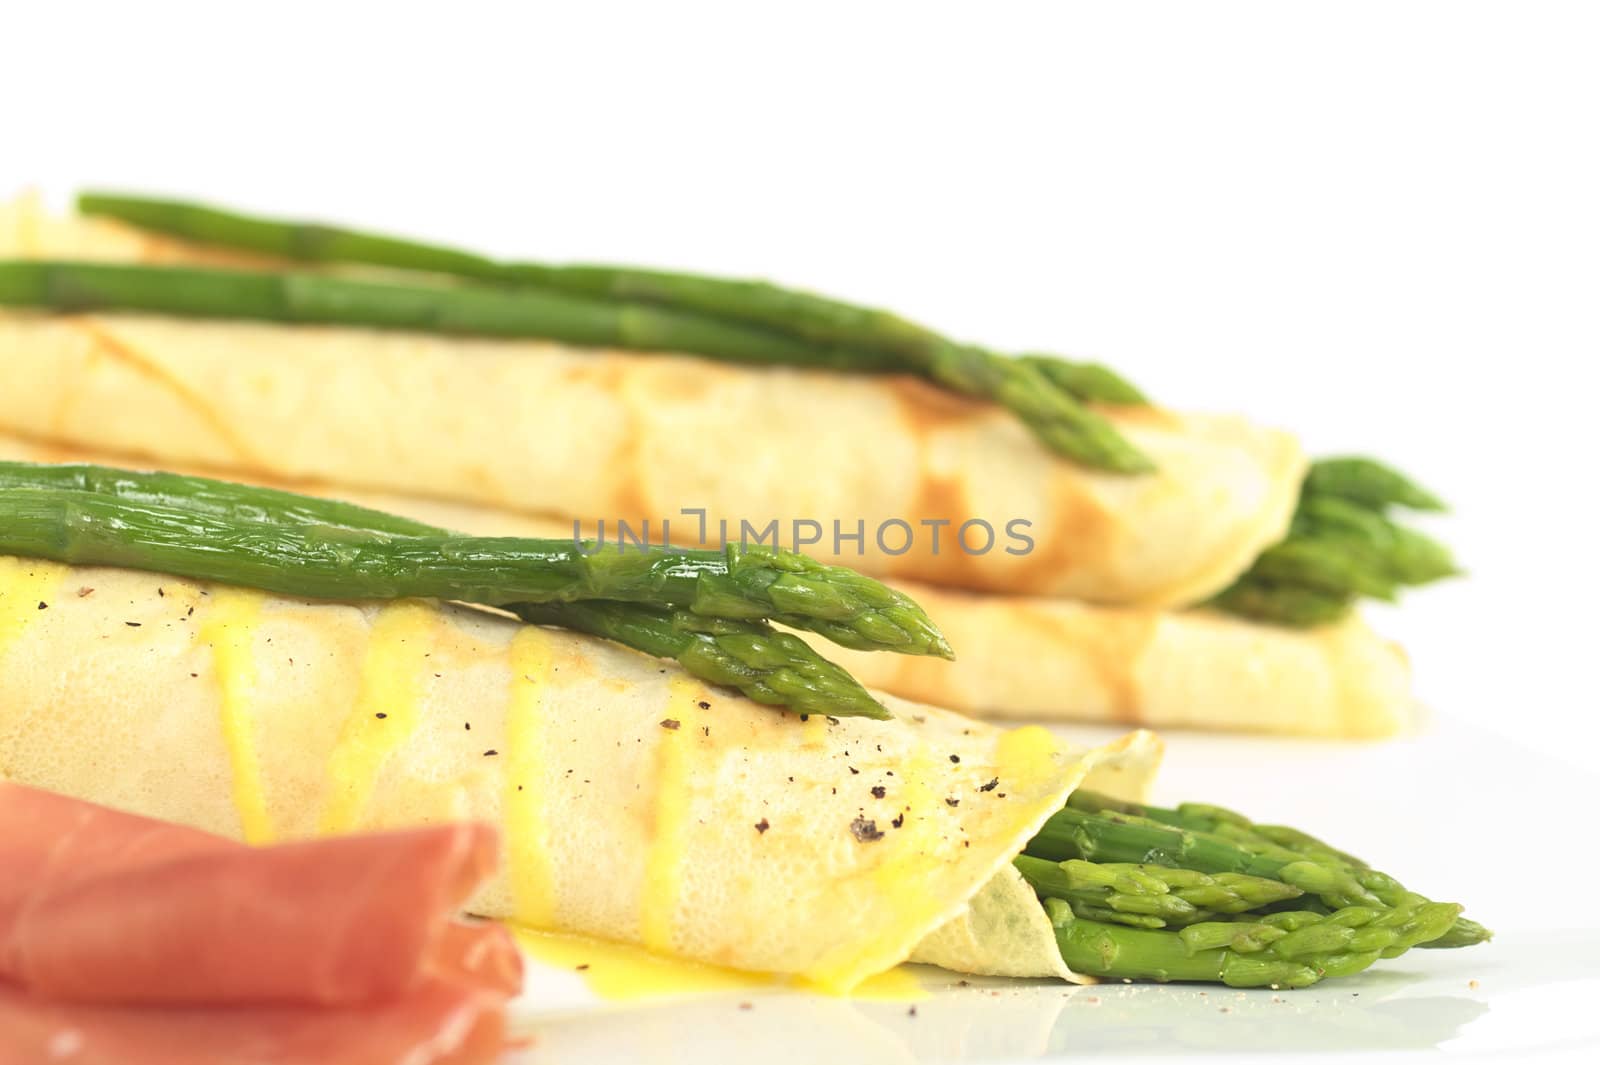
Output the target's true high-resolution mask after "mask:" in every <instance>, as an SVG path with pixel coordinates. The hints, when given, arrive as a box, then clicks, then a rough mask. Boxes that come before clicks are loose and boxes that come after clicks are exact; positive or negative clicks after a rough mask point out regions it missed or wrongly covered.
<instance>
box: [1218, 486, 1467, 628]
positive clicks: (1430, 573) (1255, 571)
mask: <svg viewBox="0 0 1600 1065" xmlns="http://www.w3.org/2000/svg"><path fill="white" fill-rule="evenodd" d="M1391 506H1408V507H1412V508H1414V509H1434V510H1437V509H1442V508H1443V504H1441V503H1440V502H1439V501H1438V499H1437V498H1436V497H1434V496H1433V495H1432V494H1431V493H1429V492H1427V491H1426V490H1424V489H1423V488H1421V487H1419V486H1418V485H1416V484H1415V483H1414V482H1412V481H1411V480H1410V479H1409V478H1407V477H1405V476H1404V475H1403V474H1401V473H1399V472H1398V471H1396V470H1393V469H1391V468H1389V467H1387V466H1385V465H1383V464H1382V463H1379V462H1376V461H1374V460H1372V459H1357V458H1340V459H1324V460H1321V461H1318V462H1316V463H1313V464H1312V467H1311V471H1310V473H1309V474H1308V475H1307V477H1306V480H1305V482H1304V484H1303V485H1302V486H1301V496H1300V502H1299V504H1298V506H1297V507H1296V510H1295V515H1294V520H1293V522H1292V524H1291V526H1290V530H1289V535H1288V536H1287V537H1285V538H1284V539H1283V540H1281V541H1279V542H1278V543H1276V544H1274V545H1273V546H1271V547H1269V548H1268V549H1267V550H1266V551H1264V552H1262V553H1261V555H1260V556H1259V557H1258V558H1257V559H1256V561H1255V562H1254V563H1253V564H1252V565H1251V567H1250V569H1249V570H1248V571H1246V572H1245V573H1244V574H1243V575H1242V576H1241V577H1240V578H1239V579H1238V580H1237V581H1235V582H1234V583H1233V584H1232V585H1230V586H1229V587H1228V588H1226V589H1224V590H1223V591H1222V592H1221V593H1219V594H1218V595H1217V596H1215V597H1214V598H1213V599H1212V600H1211V603H1210V605H1211V606H1213V607H1216V608H1217V609H1220V610H1224V611H1227V612H1229V613H1232V614H1238V615H1240V616H1242V617H1248V618H1252V619H1255V620H1258V621H1266V622H1272V623H1277V624H1286V625H1294V626H1300V627H1307V626H1312V625H1322V624H1327V623H1330V622H1334V621H1337V620H1339V619H1340V618H1342V617H1344V616H1345V615H1346V614H1348V613H1349V611H1350V608H1351V607H1352V606H1353V605H1354V604H1355V602H1356V600H1357V599H1358V598H1360V597H1361V596H1371V597H1373V598H1378V599H1393V598H1394V596H1395V594H1396V592H1397V591H1398V590H1399V589H1400V588H1402V587H1408V586H1415V585H1420V584H1427V583H1430V582H1432V581H1436V580H1441V579H1443V578H1445V577H1451V576H1455V575H1456V574H1458V573H1459V572H1460V570H1459V569H1458V567H1457V566H1456V563H1455V559H1454V558H1452V557H1451V554H1450V551H1449V550H1448V549H1447V548H1445V547H1444V546H1443V545H1442V544H1440V543H1438V542H1437V541H1435V540H1433V539H1432V538H1430V537H1428V536H1425V535H1423V534H1422V533H1420V532H1417V531H1416V530H1415V529H1410V528H1407V527H1405V526H1403V525H1400V524H1398V523H1397V522H1395V521H1393V520H1391V519H1390V518H1389V517H1387V516H1386V514H1385V511H1386V509H1387V508H1389V507H1391Z"/></svg>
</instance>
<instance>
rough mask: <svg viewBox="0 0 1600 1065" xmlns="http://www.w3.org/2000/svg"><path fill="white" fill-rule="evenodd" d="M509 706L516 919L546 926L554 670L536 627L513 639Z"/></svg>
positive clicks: (509, 840)
mask: <svg viewBox="0 0 1600 1065" xmlns="http://www.w3.org/2000/svg"><path fill="white" fill-rule="evenodd" d="M510 655H511V705H510V707H509V708H508V710H507V712H506V713H507V717H506V751H505V754H506V765H505V768H506V775H505V827H506V849H507V851H508V852H509V858H510V870H509V872H510V875H511V892H512V899H513V905H514V908H515V913H516V919H517V920H518V921H520V922H523V923H525V924H529V925H532V926H534V927H535V928H547V927H549V926H550V924H551V922H552V920H553V919H554V916H555V897H554V894H553V883H552V871H551V863H550V852H549V844H548V838H549V832H548V826H547V825H546V824H545V816H544V803H543V801H542V796H543V792H544V786H545V785H544V750H543V747H544V729H543V722H542V721H541V720H540V715H541V709H542V707H541V704H542V703H543V702H544V694H545V688H546V685H547V683H548V677H549V672H550V637H549V634H548V633H546V632H545V631H544V630H543V629H541V628H539V627H538V626H537V625H527V626H524V627H523V628H522V629H520V630H518V632H517V635H516V636H515V637H513V638H512V640H511V652H510Z"/></svg>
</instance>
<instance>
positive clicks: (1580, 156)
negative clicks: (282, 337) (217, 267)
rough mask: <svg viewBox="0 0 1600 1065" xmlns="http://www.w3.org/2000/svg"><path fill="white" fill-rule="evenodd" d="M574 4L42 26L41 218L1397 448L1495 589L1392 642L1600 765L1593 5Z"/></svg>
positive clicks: (20, 89)
mask: <svg viewBox="0 0 1600 1065" xmlns="http://www.w3.org/2000/svg"><path fill="white" fill-rule="evenodd" d="M567 6H568V5H559V6H553V7H552V8H550V9H544V10H541V9H537V8H534V7H531V6H526V5H522V6H518V7H511V6H509V5H508V6H506V7H504V8H497V7H486V6H481V5H476V4H471V3H453V4H450V5H448V6H439V5H427V12H428V13H427V15H426V16H425V17H416V18H413V17H406V16H404V15H402V14H400V13H399V12H400V9H401V5H399V4H391V5H384V6H381V7H372V8H354V7H350V6H339V5H333V4H328V3H323V4H316V5H304V6H302V5H295V4H272V5H266V6H261V7H256V8H250V7H248V6H237V5H224V4H207V5H185V6H182V7H179V6H176V5H165V4H159V3H139V4H121V5H116V6H113V5H105V10H103V11H102V10H95V9H92V8H88V7H84V6H81V5H72V4H43V3H41V4H37V5H28V6H27V7H25V8H24V9H23V10H22V12H21V14H20V22H19V21H18V16H17V12H16V11H15V10H13V13H12V15H11V16H9V18H8V20H7V21H6V22H5V24H4V28H3V29H0V33H3V35H4V45H3V47H0V52H3V55H4V59H3V61H0V101H4V111H5V119H4V127H3V130H0V191H3V192H4V193H5V194H7V195H9V194H11V193H12V192H14V191H16V190H17V189H19V188H21V187H23V186H24V185H28V184H38V185H41V186H43V187H44V188H45V189H46V190H48V191H49V192H51V193H53V194H57V195H63V196H64V195H65V194H66V193H67V192H69V191H70V190H71V189H73V188H76V187H79V186H82V185H86V184H100V185H106V186H128V187H133V188H142V189H148V190H153V191H165V192H171V193H178V194H192V195H196V196H204V197H210V198H214V199H220V200H224V201H229V202H233V203H236V204H241V205H246V206H251V207H256V208H261V209H269V210H273V211H279V212H284V213H290V214H312V215H322V216H327V217H330V218H334V219H338V220H344V221H351V222H357V223H365V224H369V225H374V226H382V227H386V228H389V229H394V230H400V231H406V232H411V233H415V234H419V235H423V236H431V237H436V238H443V239H447V240H451V241H456V242H460V243H463V244H467V245H472V246H478V247H482V248H485V249H489V250H493V251H499V252H504V253H508V254H512V253H520V254H523V255H527V256H532V257H547V258H556V259H559V258H566V257H571V258H583V259H600V260H605V259H612V260H624V261H631V262H641V263H654V264H663V265H677V266H684V267H690V268H702V269H705V270H712V271H718V272H726V273H736V274H766V275H770V276H773V277H775V278H777V279H780V280H783V281H787V282H794V283H799V284H803V285H807V286H811V287H816V288H820V289H824V290H827V291H830V292H834V293H838V294H841V295H845V296H848V297H852V298H856V299H859V300H862V301H868V302H873V303H878V304H883V305H887V306H890V307H894V308H897V309H900V310H903V311H905V312H908V313H910V314H912V315H916V316H921V317H923V318H926V319H927V320H929V321H930V322H932V323H934V324H936V325H938V326H940V327H943V328H944V329H946V330H948V331H950V332H953V333H955V334H957V335H960V336H966V337H971V338H974V339H981V340H983V341H985V342H988V343H992V344H994V345H997V346H1010V347H1019V348H1021V347H1026V348H1035V349H1043V350H1054V351H1058V352H1062V353H1067V354H1072V355H1083V356H1094V357H1098V358H1101V359H1104V360H1106V361H1108V362H1111V363H1112V364H1114V365H1116V366H1118V367H1120V368H1122V369H1124V370H1125V371H1126V372H1127V373H1128V374H1130V375H1131V376H1132V377H1133V378H1134V379H1135V380H1136V381H1138V382H1140V383H1142V384H1143V385H1144V386H1146V388H1147V390H1149V391H1151V392H1153V393H1154V394H1155V395H1156V396H1157V397H1158V398H1160V399H1161V400H1163V401H1165V402H1167V403H1169V404H1171V405H1175V406H1182V407H1192V408H1197V409H1218V410H1237V411H1243V412H1247V413H1249V414H1251V415H1253V416H1255V417H1257V418H1259V419H1261V420H1263V421H1267V422H1271V423H1275V424H1279V425H1283V426H1288V427H1292V428H1294V429H1296V430H1298V431H1299V432H1300V433H1301V434H1303V436H1304V439H1305V440H1306V442H1307V443H1308V445H1309V446H1310V447H1311V448H1312V449H1313V450H1314V451H1319V452H1330V451H1360V452H1370V453H1373V454H1377V455H1381V456H1383V457H1385V458H1388V459H1390V460H1392V461H1393V462H1395V463H1397V464H1398V465H1400V466H1402V467H1403V468H1405V469H1407V470H1409V471H1411V472H1412V473H1414V474H1415V475H1416V476H1417V477H1419V478H1420V479H1421V480H1422V481H1423V482H1424V483H1426V484H1428V485H1430V486H1432V487H1434V488H1435V489H1436V490H1437V491H1439V492H1440V493H1441V494H1443V495H1444V496H1446V497H1447V498H1448V499H1449V500H1451V501H1452V502H1453V503H1454V504H1455V508H1456V510H1455V514H1454V516H1453V517H1452V518H1450V519H1448V520H1447V521H1445V522H1442V523H1439V524H1438V525H1437V526H1436V531H1438V532H1439V533H1441V534H1442V535H1443V536H1445V537H1446V538H1448V539H1449V540H1450V541H1451V542H1452V543H1453V544H1454V545H1456V546H1457V547H1458V549H1459V553H1460V556H1461V558H1462V559H1463V561H1464V562H1465V564H1466V565H1467V566H1468V567H1470V569H1471V571H1472V577H1471V579H1470V580H1466V581H1461V582H1457V583H1455V584H1452V585H1449V586H1445V587H1441V588H1438V589H1434V590H1428V591H1425V592H1422V593H1419V594H1414V595H1413V596H1412V597H1411V598H1410V599H1409V600H1408V601H1407V602H1406V603H1405V605H1404V607H1403V608H1402V609H1401V610H1399V611H1393V612H1391V611H1384V612H1383V614H1382V616H1381V617H1379V618H1378V621H1379V624H1380V625H1381V627H1383V628H1384V629H1385V631H1387V632H1389V633H1392V634H1394V635H1396V636H1399V637H1402V638H1403V639H1404V642H1405V643H1406V645H1407V646H1408V647H1409V648H1410V650H1411V652H1412V654H1413V658H1414V661H1415V663H1416V667H1417V678H1418V681H1417V682H1418V686H1419V689H1420V691H1421V693H1422V694H1423V696H1424V697H1425V698H1426V699H1427V700H1428V702H1429V703H1430V704H1431V705H1432V706H1433V707H1434V708H1435V710H1436V712H1437V713H1438V714H1440V715H1449V716H1452V717H1471V718H1475V719H1477V720H1479V721H1481V722H1483V723H1484V724H1486V725H1488V726H1489V727H1491V728H1494V729H1498V730H1501V731H1503V732H1504V733H1505V734H1506V735H1507V736H1508V737H1514V738H1515V740H1516V741H1518V742H1521V743H1526V744H1531V745H1534V746H1538V747H1542V748H1544V749H1545V750H1546V751H1548V752H1551V753H1554V754H1556V755H1559V756H1562V757H1566V758H1569V759H1577V760H1584V761H1587V760H1589V759H1590V757H1591V755H1590V751H1591V749H1592V748H1593V746H1594V744H1595V741H1596V740H1597V739H1600V725H1597V721H1600V696H1597V690H1596V683H1595V680H1594V673H1595V671H1594V667H1593V663H1594V661H1595V659H1596V657H1597V654H1600V648H1597V646H1596V644H1597V637H1600V625H1597V623H1596V620H1595V604H1596V602H1597V594H1596V593H1597V591H1600V581H1597V578H1596V575H1595V571H1596V565H1597V560H1600V547H1597V546H1596V544H1595V533H1596V526H1595V521H1594V518H1595V509H1596V508H1595V504H1594V493H1595V480H1596V478H1595V471H1594V465H1593V463H1594V459H1595V456H1596V443H1597V433H1596V430H1595V428H1594V412H1595V409H1596V404H1595V402H1594V400H1593V399H1592V398H1591V394H1590V387H1591V384H1592V380H1593V376H1594V375H1593V373H1592V365H1593V363H1594V361H1595V359H1596V357H1597V356H1600V304H1597V293H1600V148H1597V143H1600V138H1597V132H1600V122H1597V118H1600V61H1597V56H1600V17H1597V14H1600V10H1597V7H1596V6H1595V5H1584V4H1545V3H1504V4H1477V3H1443V4H1420V3H1392V2H1389V3H1354V2H1349V0H1345V2H1341V3H1327V4H1293V3H1261V4H1194V3H1182V4H1173V5H1158V4H1120V5H1110V4H1106V5H1082V6H1074V5H1067V4H1050V5H1012V4H973V5H964V6H961V7H945V6H941V5H930V4H916V5H898V4H875V5H867V4H860V3H857V4H846V5H833V4H819V3H809V4H787V5H757V4H730V5H703V4H702V5H694V4H688V5H685V4H671V5H668V4H653V5H648V6H645V5H639V6H637V7H635V6H629V5H612V4H599V5H590V6H587V7H586V8H585V9H584V10H583V12H581V13H574V12H572V11H568V10H565V8H566V7H567ZM571 6H574V7H576V6H577V5H571ZM1419 750H1426V748H1425V747H1423V748H1419Z"/></svg>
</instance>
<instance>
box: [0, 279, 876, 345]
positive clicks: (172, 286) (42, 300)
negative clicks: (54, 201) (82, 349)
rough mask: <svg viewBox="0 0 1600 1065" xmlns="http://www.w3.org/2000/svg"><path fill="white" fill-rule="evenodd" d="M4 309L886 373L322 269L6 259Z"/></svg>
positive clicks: (783, 340) (595, 308) (583, 304)
mask: <svg viewBox="0 0 1600 1065" xmlns="http://www.w3.org/2000/svg"><path fill="white" fill-rule="evenodd" d="M0 305H11V306H20V307H43V308H49V309H52V310H58V311H96V310H125V311H149V312H153V313H157V314H171V315H179V316H184V317H200V318H244V319H253V320H257V321H267V322H294V323H310V324H319V323H320V324H335V325H361V326H371V327H374V328H380V329H411V330H420V331H423V332H432V333H456V334H465V335H473V336H490V337H547V338H550V339H554V340H562V341H567V342H569V343H573V344H586V345H597V346H610V347H628V348H643V349H648V350H654V351H685V352H692V353H694V354H699V355H706V356H710V357H712V358H717V359H725V360H732V361H736V362H753V363H771V364H781V365H789V364H798V365H807V366H823V367H827V368H831V369H844V370H876V371H882V370H889V369H892V368H893V366H892V364H891V363H890V361H889V360H887V359H882V358H879V357H877V356H874V355H872V354H871V353H867V352H848V351H844V350H842V349H836V348H823V347H818V346H816V345H811V344H806V343H804V342H800V341H795V340H792V339H790V338H788V337H784V336H780V335H778V334H776V333H767V332H763V331H762V330H759V329H752V328H750V327H748V326H742V325H739V324H736V323H729V322H721V321H717V320H716V319H711V318H703V317H699V316H697V315H694V314H692V313H687V312H682V311H676V310H672V309H670V308H662V307H653V306H650V305H647V304H622V303H615V302H605V301H601V300H594V299H589V298H586V297H582V296H573V295H569V294H566V293H562V292H548V291H543V290H535V289H528V290H519V291H515V292H512V291H506V290H502V289H494V288H480V287H472V286H454V287H445V286H437V285H423V284H396V283H393V282H380V281H364V280H361V281H358V280H352V279H350V278H342V277H331V276H328V275H326V274H305V273H301V274H293V273H270V272H259V271H245V270H218V269H208V268H201V267H179V266H146V265H133V266H130V265H121V264H110V263H84V262H50V261H44V260H12V261H5V262H0Z"/></svg>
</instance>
